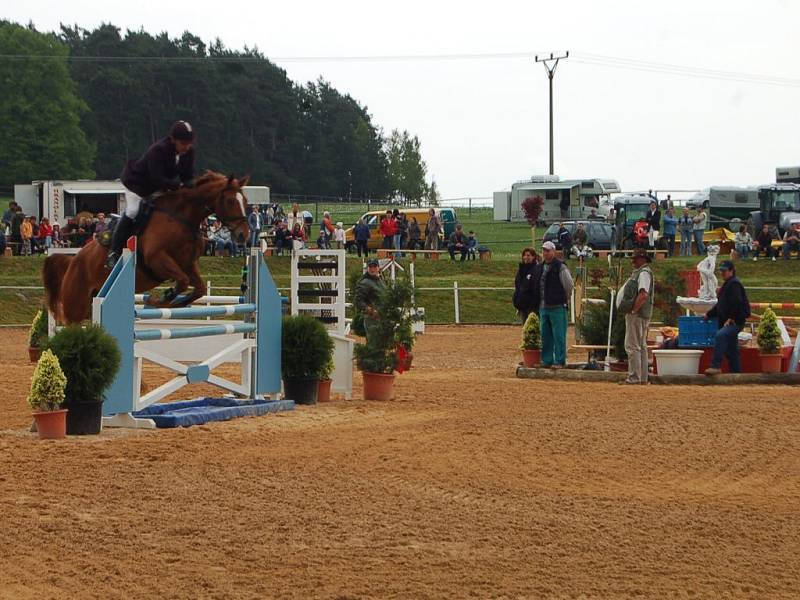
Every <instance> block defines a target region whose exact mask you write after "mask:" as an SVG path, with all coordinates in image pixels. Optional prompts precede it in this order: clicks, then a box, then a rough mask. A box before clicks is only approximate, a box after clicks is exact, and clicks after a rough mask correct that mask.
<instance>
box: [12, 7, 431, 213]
mask: <svg viewBox="0 0 800 600" xmlns="http://www.w3.org/2000/svg"><path fill="white" fill-rule="evenodd" d="M0 85H1V86H2V88H1V91H0V122H3V123H4V125H3V127H2V128H0V187H6V188H7V187H11V186H12V185H13V184H14V183H23V182H29V181H31V180H33V179H48V178H62V179H72V178H91V177H96V178H98V179H115V178H117V177H119V175H120V173H121V171H122V167H123V165H124V164H125V162H126V161H128V160H130V159H132V158H137V157H138V156H139V155H141V153H142V152H143V151H144V150H145V149H146V148H147V147H148V146H149V145H150V144H152V143H153V142H155V141H156V140H158V139H159V138H161V137H162V136H164V135H166V132H167V131H168V129H169V125H170V124H171V123H172V122H173V121H175V120H177V119H184V120H187V121H189V122H191V123H192V124H193V125H194V126H195V128H196V130H197V132H198V146H197V154H198V166H199V167H200V168H203V169H206V168H208V169H213V170H217V171H222V172H226V173H231V172H233V173H236V174H249V175H250V176H251V181H252V182H253V183H254V184H257V185H268V186H270V188H271V189H272V190H273V191H274V192H277V193H285V194H300V193H302V194H309V195H311V194H313V195H325V196H339V197H344V198H374V199H383V200H400V201H403V202H406V203H412V204H414V203H416V204H419V203H420V202H421V201H422V200H423V199H428V200H430V199H431V196H432V197H433V200H434V201H435V200H436V196H437V192H436V188H435V184H433V182H431V183H428V181H427V166H426V165H425V161H424V160H423V159H422V155H421V151H420V143H419V139H418V138H417V137H416V136H413V135H411V134H409V133H408V132H407V131H402V132H401V131H393V132H391V134H389V135H384V133H383V131H382V130H381V128H380V127H379V126H377V125H375V124H374V123H373V122H372V117H371V116H370V114H369V112H368V110H367V107H366V106H363V105H362V104H360V103H359V102H358V101H357V100H356V99H354V98H353V97H351V96H350V95H349V94H343V93H341V92H340V91H338V90H337V89H335V88H334V87H333V86H331V85H330V84H329V83H328V82H326V81H324V80H322V79H320V80H318V81H315V82H310V83H307V84H305V85H300V84H297V83H295V82H293V81H291V80H290V79H289V78H288V77H287V75H286V72H285V71H284V70H283V69H281V68H279V67H277V66H276V65H274V64H273V63H271V62H270V61H269V60H268V59H267V58H266V57H265V56H264V55H263V54H261V53H260V52H259V51H258V49H249V48H247V47H245V48H244V49H243V50H232V49H229V48H226V47H225V46H224V45H223V44H222V42H221V41H220V40H218V39H217V40H215V41H214V42H213V43H210V44H206V43H205V42H204V41H203V40H201V39H200V38H199V37H197V36H195V35H193V34H191V33H189V32H186V33H184V34H183V35H182V36H181V37H180V38H170V37H169V36H168V35H167V34H166V33H161V34H158V35H152V34H150V33H148V32H146V31H143V30H139V31H126V32H125V33H124V34H123V33H122V32H121V31H120V29H119V28H118V27H115V26H113V25H110V24H104V25H101V26H99V27H97V28H96V29H94V30H93V31H89V30H86V29H82V28H80V27H77V26H71V27H67V26H63V25H62V26H61V29H60V31H59V32H39V31H37V30H36V29H35V28H34V27H33V25H28V26H27V27H25V26H21V25H18V24H15V23H11V22H9V21H0Z"/></svg>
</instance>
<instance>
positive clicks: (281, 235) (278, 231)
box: [275, 220, 291, 256]
mask: <svg viewBox="0 0 800 600" xmlns="http://www.w3.org/2000/svg"><path fill="white" fill-rule="evenodd" d="M286 233H287V232H286V223H284V222H283V221H281V220H278V221H276V222H275V253H276V254H277V255H278V256H281V255H283V249H284V248H286V247H287V243H286ZM288 245H291V244H288Z"/></svg>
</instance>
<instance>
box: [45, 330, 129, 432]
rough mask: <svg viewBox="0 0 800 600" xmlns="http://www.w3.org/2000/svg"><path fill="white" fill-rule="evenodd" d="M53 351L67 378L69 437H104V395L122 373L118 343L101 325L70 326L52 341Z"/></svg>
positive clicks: (66, 405)
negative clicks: (101, 432) (91, 435)
mask: <svg viewBox="0 0 800 600" xmlns="http://www.w3.org/2000/svg"><path fill="white" fill-rule="evenodd" d="M50 349H51V350H52V351H53V354H55V355H56V356H57V357H58V362H59V363H60V364H61V369H62V370H63V371H64V375H65V376H66V377H67V387H66V390H65V399H64V407H65V408H67V409H68V410H69V412H68V413H67V434H68V435H87V434H97V433H100V427H101V425H102V420H103V392H104V391H105V390H106V389H107V388H108V386H110V385H111V384H112V383H113V381H114V377H115V376H116V375H117V370H118V369H119V363H120V352H119V347H118V346H117V340H115V339H114V338H113V337H112V336H110V335H109V334H108V333H106V331H105V330H104V329H103V328H102V327H101V326H99V325H87V326H82V325H69V326H67V327H64V328H62V329H61V330H60V331H59V332H58V333H56V334H55V335H54V336H53V337H52V338H51V339H50Z"/></svg>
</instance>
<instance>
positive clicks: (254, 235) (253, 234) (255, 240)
mask: <svg viewBox="0 0 800 600" xmlns="http://www.w3.org/2000/svg"><path fill="white" fill-rule="evenodd" d="M260 235H261V231H260V230H258V229H251V230H250V243H249V244H248V246H250V247H251V248H252V247H253V246H257V245H258V244H259V240H260V237H259V236H260Z"/></svg>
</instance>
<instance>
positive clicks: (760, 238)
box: [753, 224, 778, 260]
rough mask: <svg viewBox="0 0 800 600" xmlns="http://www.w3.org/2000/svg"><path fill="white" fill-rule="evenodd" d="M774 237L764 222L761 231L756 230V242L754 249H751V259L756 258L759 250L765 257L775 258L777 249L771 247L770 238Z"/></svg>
mask: <svg viewBox="0 0 800 600" xmlns="http://www.w3.org/2000/svg"><path fill="white" fill-rule="evenodd" d="M773 239H775V238H774V237H773V235H772V232H771V231H770V230H769V225H767V224H764V225H763V226H762V227H761V231H759V232H758V235H757V236H756V243H755V249H754V251H753V260H758V255H759V254H760V253H761V251H762V250H763V251H764V255H765V256H766V257H767V258H772V260H775V256H776V255H777V253H778V252H777V250H776V249H775V248H773V247H772V240H773Z"/></svg>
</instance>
